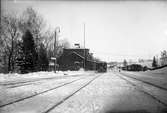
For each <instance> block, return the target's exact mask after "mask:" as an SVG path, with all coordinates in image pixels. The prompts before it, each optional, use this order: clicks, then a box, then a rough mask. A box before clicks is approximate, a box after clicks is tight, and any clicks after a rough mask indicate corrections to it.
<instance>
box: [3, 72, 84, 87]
mask: <svg viewBox="0 0 167 113" xmlns="http://www.w3.org/2000/svg"><path fill="white" fill-rule="evenodd" d="M84 73H85V71H84V70H80V71H57V72H56V73H55V72H44V71H41V72H34V73H28V74H18V73H9V74H2V73H0V85H1V84H3V83H7V82H19V81H29V80H34V79H40V78H51V77H62V76H71V75H77V76H78V75H81V74H84Z"/></svg>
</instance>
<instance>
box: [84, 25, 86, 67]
mask: <svg viewBox="0 0 167 113" xmlns="http://www.w3.org/2000/svg"><path fill="white" fill-rule="evenodd" d="M84 69H86V51H85V23H84Z"/></svg>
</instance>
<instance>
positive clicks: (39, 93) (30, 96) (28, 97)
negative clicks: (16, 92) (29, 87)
mask: <svg viewBox="0 0 167 113" xmlns="http://www.w3.org/2000/svg"><path fill="white" fill-rule="evenodd" d="M83 78H85V77H82V78H79V79H76V80H73V81H70V82H66V83H63V84H61V85H58V86H55V87H53V88H50V89H47V90H44V91H41V92H38V93H35V94H32V95H29V96H26V97H23V98H20V99H17V100H14V101H11V102H8V103H5V104H1V105H0V108H1V107H5V106H8V105H11V104H14V103H17V102H20V101H24V100H26V99H30V98H33V97H35V96H38V95H41V94H44V93H46V92H49V91H52V90H55V89H57V88H60V87H63V86H65V85H68V84H71V83H73V82H76V81H79V80H81V79H83Z"/></svg>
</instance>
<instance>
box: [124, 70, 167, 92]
mask: <svg viewBox="0 0 167 113" xmlns="http://www.w3.org/2000/svg"><path fill="white" fill-rule="evenodd" d="M121 74H122V75H123V76H126V77H129V78H132V79H134V80H138V81H140V82H143V83H145V84H148V85H151V86H154V87H157V88H159V89H162V90H165V91H167V88H165V87H162V86H160V85H156V84H154V83H151V82H148V81H145V80H141V79H138V78H135V77H132V76H129V75H127V74H125V73H121ZM131 75H133V74H131Z"/></svg>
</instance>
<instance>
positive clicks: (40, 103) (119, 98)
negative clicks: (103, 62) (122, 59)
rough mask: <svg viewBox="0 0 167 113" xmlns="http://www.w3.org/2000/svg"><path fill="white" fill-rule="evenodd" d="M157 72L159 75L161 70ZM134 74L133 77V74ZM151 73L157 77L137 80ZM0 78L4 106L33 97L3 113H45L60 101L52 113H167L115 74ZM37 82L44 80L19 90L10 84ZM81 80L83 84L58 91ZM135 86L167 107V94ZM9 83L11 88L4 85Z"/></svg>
mask: <svg viewBox="0 0 167 113" xmlns="http://www.w3.org/2000/svg"><path fill="white" fill-rule="evenodd" d="M165 70H166V69H165V68H164V69H163V70H161V72H165ZM155 71H156V72H157V70H155ZM117 73H119V72H117ZM130 73H131V74H132V73H133V72H130ZM147 73H153V71H152V72H150V71H149V72H139V73H137V72H136V73H135V74H136V76H140V78H144V77H145V76H147ZM158 73H159V72H158ZM133 74H134V73H133ZM137 74H138V75H137ZM73 75H74V76H73ZM80 75H81V76H80ZM90 75H93V76H90ZM96 75H101V76H100V77H99V78H97V79H95V80H94V81H93V82H92V83H91V84H89V85H88V86H86V87H84V88H83V89H81V90H80V91H79V92H77V93H76V94H74V95H73V96H71V97H70V98H68V99H67V100H63V98H65V97H67V96H68V95H70V94H71V93H73V92H74V91H76V90H78V89H79V88H80V87H82V86H83V85H84V84H85V83H87V81H89V80H90V79H92V78H94V77H95V76H96ZM0 76H1V80H0V83H1V85H0V106H1V105H4V104H7V103H10V102H13V101H16V100H19V99H20V98H24V97H30V98H27V99H25V100H21V101H18V102H16V103H11V104H9V105H7V106H4V107H0V113H43V112H44V111H46V110H48V109H49V108H52V107H53V106H54V105H55V104H56V103H58V102H60V101H62V103H61V104H60V105H58V106H57V107H55V108H53V109H52V110H51V111H50V112H49V113H166V111H167V108H166V107H167V106H164V105H162V104H161V103H160V102H158V101H157V100H155V99H154V98H152V97H151V96H150V95H148V94H146V93H143V92H142V91H140V90H138V88H136V87H134V86H133V85H130V84H129V83H128V82H127V81H125V80H123V79H121V78H120V77H118V76H117V75H116V74H115V73H113V72H112V71H111V72H107V73H94V72H85V71H83V70H80V71H66V72H61V71H60V72H57V73H54V72H36V73H29V74H1V75H0ZM154 76H157V75H156V74H150V76H149V77H145V78H147V80H151V81H153V82H155V81H156V80H157V79H156V77H154ZM159 76H160V77H164V76H165V75H164V74H159ZM55 77H58V78H55ZM160 77H158V78H160ZM43 78H44V79H43ZM45 78H46V79H45ZM47 78H53V79H47ZM82 78H84V79H82ZM145 78H144V79H145ZM151 78H153V79H151ZM34 79H43V80H40V81H35V82H28V84H27V85H23V86H19V85H18V87H17V85H15V84H11V85H10V83H15V82H16V83H17V82H21V81H25V80H34ZM77 79H80V80H79V81H76V82H73V83H71V84H68V85H65V86H63V87H59V88H57V89H54V88H56V87H58V86H61V85H63V84H65V83H68V82H72V81H74V80H77ZM158 80H159V79H158ZM158 80H157V81H158ZM161 80H162V81H158V82H163V83H164V82H166V81H165V80H164V79H161ZM132 82H133V83H135V84H138V85H139V88H141V89H144V90H146V91H148V93H150V94H155V95H157V98H159V99H161V100H162V99H163V100H164V102H165V103H167V102H166V101H167V100H165V97H166V95H165V94H166V91H161V90H159V89H156V88H152V87H150V86H144V85H142V84H141V83H140V82H136V81H132ZM5 83H7V84H9V85H4V84H5ZM29 83H30V84H29ZM20 84H24V83H20ZM25 84H26V83H25ZM8 86H16V87H8ZM49 89H54V90H49ZM46 90H49V91H46ZM45 91H46V92H45ZM41 92H44V93H41ZM40 93H41V94H40ZM35 94H38V95H36V96H33V97H31V95H35ZM164 110H166V111H164Z"/></svg>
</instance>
